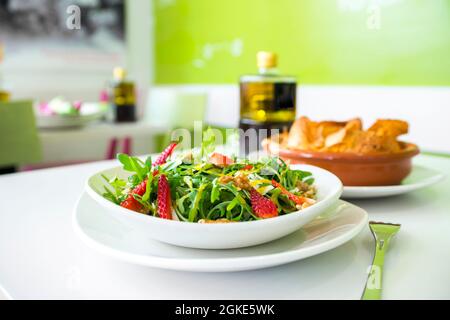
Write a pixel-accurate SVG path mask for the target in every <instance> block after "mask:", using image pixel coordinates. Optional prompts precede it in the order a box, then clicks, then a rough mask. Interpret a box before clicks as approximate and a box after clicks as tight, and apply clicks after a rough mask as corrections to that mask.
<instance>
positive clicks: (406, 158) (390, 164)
mask: <svg viewBox="0 0 450 320" xmlns="http://www.w3.org/2000/svg"><path fill="white" fill-rule="evenodd" d="M278 141H280V139H279V137H277V136H275V137H272V138H271V139H266V140H264V141H263V147H264V149H265V150H266V151H267V152H268V153H269V154H272V155H278V156H279V157H280V158H282V159H283V160H285V161H287V162H289V163H291V164H295V163H304V164H310V165H314V166H318V167H321V168H323V169H326V170H328V171H331V172H332V173H334V174H335V175H336V176H338V177H339V178H340V179H341V180H342V183H343V184H344V185H345V186H386V185H396V184H400V183H401V181H402V180H403V179H404V178H405V177H406V176H408V174H409V173H410V172H411V169H412V161H411V160H412V157H414V156H415V155H417V154H418V153H419V148H418V147H417V146H416V145H415V144H412V143H405V142H400V143H401V145H402V150H401V151H399V152H396V153H385V154H383V153H377V154H357V153H345V152H336V153H333V152H324V151H306V150H299V149H288V148H287V147H285V146H284V145H280V144H279V142H278Z"/></svg>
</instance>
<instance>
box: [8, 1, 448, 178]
mask: <svg viewBox="0 0 450 320" xmlns="http://www.w3.org/2000/svg"><path fill="white" fill-rule="evenodd" d="M261 50H264V51H270V52H274V53H276V54H277V56H278V66H279V70H280V72H282V73H283V74H288V75H290V76H293V77H295V78H296V81H297V101H296V113H297V116H298V115H306V116H308V117H310V118H312V119H315V120H325V119H333V120H345V119H350V118H353V117H355V116H358V117H361V118H362V119H363V120H364V121H365V122H369V123H371V122H373V121H374V120H376V119H377V118H399V119H404V120H406V121H408V122H409V125H410V133H409V135H408V137H407V140H410V141H414V142H416V143H417V144H418V145H419V146H420V147H421V149H422V151H424V152H429V153H434V154H441V155H444V156H445V155H449V154H450V142H449V141H448V137H449V136H450V126H449V125H448V123H447V122H448V119H450V0H432V1H430V0H226V1H224V0H133V1H131V0H128V1H126V0H125V1H121V0H35V1H28V0H0V148H1V150H0V171H1V172H3V173H8V172H15V171H22V170H36V169H40V168H46V167H52V166H60V165H66V164H74V163H82V162H88V161H96V160H104V159H111V158H113V157H114V155H115V153H116V152H125V153H129V154H148V153H153V152H158V151H160V150H161V148H162V146H163V145H165V141H167V140H168V139H170V137H169V135H170V132H171V131H172V130H173V129H175V128H178V127H183V128H187V129H190V130H191V129H193V127H194V122H195V121H203V124H204V125H205V126H206V125H209V126H213V127H216V128H237V127H238V124H239V119H240V112H239V108H240V99H239V77H240V76H241V75H244V74H252V73H257V71H258V68H257V66H256V54H257V52H258V51H261Z"/></svg>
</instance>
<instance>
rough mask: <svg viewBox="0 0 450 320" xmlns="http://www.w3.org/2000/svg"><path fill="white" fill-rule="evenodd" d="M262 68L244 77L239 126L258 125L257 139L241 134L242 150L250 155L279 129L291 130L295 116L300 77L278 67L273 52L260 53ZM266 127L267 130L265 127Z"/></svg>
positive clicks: (246, 127)
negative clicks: (287, 74)
mask: <svg viewBox="0 0 450 320" xmlns="http://www.w3.org/2000/svg"><path fill="white" fill-rule="evenodd" d="M257 65H258V69H259V72H258V74H255V75H243V76H241V78H240V105H241V109H240V121H239V128H240V129H242V130H244V131H247V130H248V129H255V130H256V133H257V137H256V139H257V141H256V142H255V141H253V143H252V142H251V141H248V138H249V135H246V136H241V139H240V144H241V153H242V154H243V155H247V154H249V153H250V152H252V151H256V150H255V146H256V148H257V149H259V148H261V141H262V140H263V139H264V138H266V137H269V136H270V135H271V132H272V133H275V132H276V131H278V132H282V131H284V130H288V129H289V128H290V126H291V125H292V123H293V121H294V120H295V99H296V90H297V81H296V79H295V78H294V77H291V76H283V75H280V74H279V73H278V70H277V56H276V54H275V53H273V52H264V51H260V52H258V54H257ZM261 129H263V130H261Z"/></svg>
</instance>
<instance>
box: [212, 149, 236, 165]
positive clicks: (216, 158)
mask: <svg viewBox="0 0 450 320" xmlns="http://www.w3.org/2000/svg"><path fill="white" fill-rule="evenodd" d="M209 162H211V163H212V164H213V165H215V166H218V167H221V168H225V167H226V166H229V165H230V164H233V163H234V161H233V160H232V159H230V158H228V157H227V156H226V155H223V154H221V153H217V152H214V153H213V154H212V155H210V156H209Z"/></svg>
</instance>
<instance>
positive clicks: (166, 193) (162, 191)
mask: <svg viewBox="0 0 450 320" xmlns="http://www.w3.org/2000/svg"><path fill="white" fill-rule="evenodd" d="M157 204H158V215H159V217H160V218H163V219H169V220H171V219H172V209H171V205H170V186H169V182H168V181H167V178H166V176H165V175H163V174H162V175H161V176H160V177H159V181H158V197H157Z"/></svg>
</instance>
